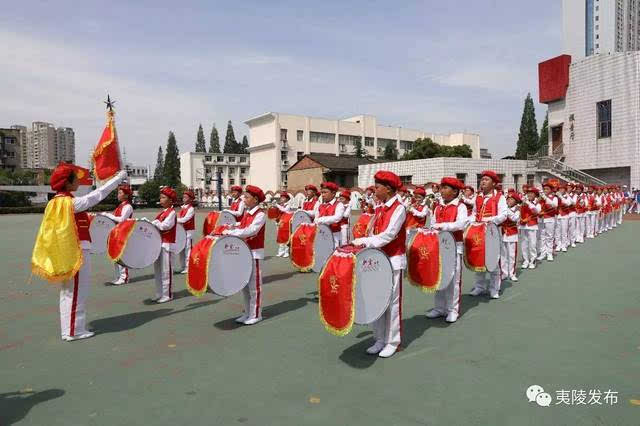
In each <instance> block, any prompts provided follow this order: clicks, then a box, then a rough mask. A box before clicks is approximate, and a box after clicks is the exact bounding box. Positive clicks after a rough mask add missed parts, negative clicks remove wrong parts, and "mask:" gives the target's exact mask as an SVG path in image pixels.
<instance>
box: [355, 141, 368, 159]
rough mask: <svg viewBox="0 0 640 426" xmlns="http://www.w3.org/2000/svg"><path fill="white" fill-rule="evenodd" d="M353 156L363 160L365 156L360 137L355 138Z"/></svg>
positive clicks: (365, 152)
mask: <svg viewBox="0 0 640 426" xmlns="http://www.w3.org/2000/svg"><path fill="white" fill-rule="evenodd" d="M353 148H354V152H353V153H354V154H355V156H356V157H360V158H364V157H365V156H366V155H367V151H366V150H365V149H364V148H363V147H362V138H361V137H360V136H357V137H356V141H355V143H354V144H353Z"/></svg>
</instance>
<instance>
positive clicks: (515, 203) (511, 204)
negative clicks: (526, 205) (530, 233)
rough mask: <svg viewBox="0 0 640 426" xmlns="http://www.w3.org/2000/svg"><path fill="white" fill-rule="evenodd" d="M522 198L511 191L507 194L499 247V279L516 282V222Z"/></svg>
mask: <svg viewBox="0 0 640 426" xmlns="http://www.w3.org/2000/svg"><path fill="white" fill-rule="evenodd" d="M521 203H522V198H520V195H519V194H518V193H517V192H515V191H513V192H509V193H508V194H507V218H506V220H505V221H504V222H502V225H501V228H502V245H501V247H500V268H501V269H502V275H501V277H500V278H501V279H509V280H511V281H513V282H517V281H518V277H517V276H516V260H517V259H518V222H519V221H520V208H521V207H520V206H519V204H521Z"/></svg>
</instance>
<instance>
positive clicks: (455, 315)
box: [445, 312, 458, 323]
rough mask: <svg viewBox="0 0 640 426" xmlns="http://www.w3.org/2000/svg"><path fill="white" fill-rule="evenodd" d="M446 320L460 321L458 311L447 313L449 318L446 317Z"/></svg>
mask: <svg viewBox="0 0 640 426" xmlns="http://www.w3.org/2000/svg"><path fill="white" fill-rule="evenodd" d="M445 321H446V322H450V323H453V322H456V321H458V313H457V312H449V314H448V315H447V318H445Z"/></svg>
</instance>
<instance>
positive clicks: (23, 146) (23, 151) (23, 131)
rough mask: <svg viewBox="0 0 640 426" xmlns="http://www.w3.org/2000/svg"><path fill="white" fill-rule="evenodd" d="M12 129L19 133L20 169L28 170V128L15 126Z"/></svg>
mask: <svg viewBox="0 0 640 426" xmlns="http://www.w3.org/2000/svg"><path fill="white" fill-rule="evenodd" d="M11 128H12V129H14V130H17V131H18V143H19V144H20V167H21V168H23V169H26V168H27V167H28V166H27V153H28V152H29V151H28V145H27V128H26V127H25V126H19V125H13V126H11Z"/></svg>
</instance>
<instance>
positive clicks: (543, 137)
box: [536, 112, 549, 151]
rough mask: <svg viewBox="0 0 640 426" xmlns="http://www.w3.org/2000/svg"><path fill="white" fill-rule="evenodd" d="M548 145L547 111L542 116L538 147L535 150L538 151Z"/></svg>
mask: <svg viewBox="0 0 640 426" xmlns="http://www.w3.org/2000/svg"><path fill="white" fill-rule="evenodd" d="M547 145H549V113H548V112H547V114H546V115H545V117H544V122H543V123H542V130H540V139H539V140H538V149H537V150H536V151H540V150H541V149H542V148H544V147H546V146H547Z"/></svg>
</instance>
